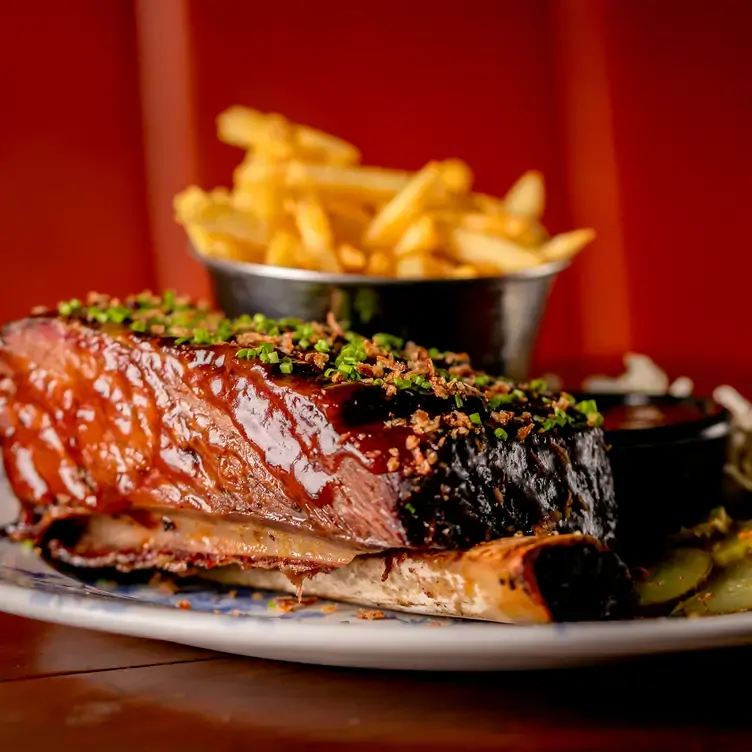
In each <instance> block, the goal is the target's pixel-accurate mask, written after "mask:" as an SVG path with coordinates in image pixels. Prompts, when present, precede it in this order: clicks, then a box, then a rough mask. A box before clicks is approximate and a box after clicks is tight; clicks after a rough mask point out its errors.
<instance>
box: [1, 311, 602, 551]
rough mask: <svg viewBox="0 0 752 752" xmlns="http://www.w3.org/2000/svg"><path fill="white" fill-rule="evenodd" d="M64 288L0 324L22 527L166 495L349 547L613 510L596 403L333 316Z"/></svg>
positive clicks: (565, 526)
mask: <svg viewBox="0 0 752 752" xmlns="http://www.w3.org/2000/svg"><path fill="white" fill-rule="evenodd" d="M161 302H162V303H163V302H164V301H161ZM66 305H68V304H66ZM79 305H80V304H79ZM74 308H75V310H70V308H65V309H63V313H64V314H65V315H63V316H57V315H51V314H49V313H46V314H42V315H40V316H38V317H36V318H31V319H26V320H24V321H20V322H16V323H14V324H11V325H9V326H7V327H6V328H5V330H4V331H3V334H2V340H1V341H0V395H2V396H0V436H2V437H3V438H2V447H3V457H4V464H5V468H6V472H7V475H8V478H9V480H10V482H11V485H12V487H13V489H14V491H15V492H16V494H17V495H18V497H19V498H20V499H21V501H22V503H23V505H24V516H23V518H22V520H21V523H20V524H19V525H18V526H17V528H16V531H17V533H18V534H19V535H21V536H23V535H28V536H31V537H35V538H39V537H40V536H42V535H43V534H44V533H45V530H46V529H47V527H48V526H49V525H50V524H51V523H52V522H54V520H56V519H59V518H64V517H70V516H78V515H90V514H95V513H96V514H113V513H123V512H127V513H129V514H134V515H138V514H139V513H140V511H141V512H143V519H145V520H148V519H151V520H152V521H153V524H157V523H156V522H154V521H158V520H161V519H162V517H163V516H164V515H166V514H168V513H169V511H170V510H171V509H173V510H174V509H178V508H179V509H191V510H196V511H199V512H201V513H205V514H208V515H219V516H222V517H224V518H230V519H233V518H235V519H253V520H256V521H260V522H263V523H264V524H268V525H270V526H273V527H278V528H279V529H281V530H293V531H303V532H305V533H311V534H313V535H317V536H321V537H326V538H330V539H333V540H339V541H344V542H346V543H348V544H350V545H352V546H355V547H357V548H358V549H359V550H362V551H378V550H384V549H388V548H406V547H411V548H425V547H433V548H456V547H464V546H467V545H472V544H473V543H476V542H479V541H482V540H489V539H492V538H496V537H502V536H505V535H511V534H514V533H517V532H521V533H530V532H551V531H554V530H557V531H561V532H567V531H571V530H579V531H582V532H586V533H591V534H593V535H596V536H599V537H602V538H605V539H608V537H609V534H610V532H611V530H612V528H613V513H614V512H613V488H612V482H611V476H610V471H609V468H608V461H607V458H606V456H605V450H604V446H603V439H602V433H601V431H600V430H599V429H598V428H595V427H593V423H594V422H595V421H597V417H599V416H597V413H596V412H595V410H594V406H593V405H590V404H587V405H578V406H576V405H575V404H574V401H573V400H571V398H569V397H568V395H564V394H558V395H557V394H548V393H547V392H545V391H544V390H543V389H541V388H539V389H531V388H526V389H520V388H518V387H517V386H516V385H512V384H510V383H509V382H507V381H504V380H501V379H492V378H491V377H488V376H486V375H485V374H479V373H477V372H474V371H473V370H472V368H471V367H470V366H469V364H468V363H467V362H466V361H465V360H464V359H463V358H462V357H461V356H456V355H454V354H451V353H441V354H439V356H440V357H438V358H432V357H430V356H429V351H427V350H425V349H423V348H417V347H415V346H411V345H408V346H407V347H406V348H405V350H404V351H402V350H400V351H399V352H395V349H394V348H392V349H386V348H384V347H381V346H379V345H377V344H375V343H371V342H369V341H368V340H363V338H357V335H355V336H352V335H350V334H349V333H346V332H343V331H342V330H340V329H339V327H338V325H337V324H336V322H330V325H329V326H324V325H321V324H316V325H314V327H313V329H311V328H310V327H311V325H303V326H302V327H301V324H297V323H294V322H293V323H289V324H287V325H283V326H277V322H271V323H270V322H269V321H268V320H265V319H263V317H261V319H254V320H250V323H249V321H248V320H244V321H242V322H238V321H235V322H227V320H226V319H224V318H223V317H221V316H220V315H215V314H204V313H203V311H199V312H200V313H201V315H202V318H201V320H200V323H201V324H202V326H201V327H198V326H196V321H193V326H192V327H191V326H186V325H185V322H186V320H190V318H191V316H192V315H193V312H195V311H198V310H199V309H195V308H192V307H190V306H186V305H184V306H183V307H182V308H178V307H176V306H175V305H174V302H173V303H172V304H171V305H170V306H165V307H164V308H165V309H169V310H167V315H164V314H165V310H163V311H162V313H163V318H162V319H160V318H159V316H158V315H157V314H158V313H159V308H158V306H157V303H156V301H155V300H154V299H147V303H146V304H144V303H143V301H142V300H141V301H139V300H138V299H133V300H130V301H126V302H125V303H124V304H123V303H120V302H119V301H112V299H109V298H103V297H102V296H97V298H96V299H95V300H94V302H89V305H88V306H86V307H84V306H81V305H80V307H75V306H74ZM113 311H115V312H117V315H116V316H113V315H112V312H113ZM176 311H177V313H176ZM178 313H179V314H180V315H181V317H182V318H181V320H180V322H179V323H178V324H175V323H174V322H175V320H176V318H175V317H176V316H177V314H178ZM113 319H114V320H113ZM223 321H224V322H226V323H224V324H223V323H222V322H223ZM305 327H308V328H305ZM301 332H302V335H301ZM220 335H222V336H220ZM296 337H297V341H295V338H296ZM304 340H305V341H304ZM202 342H203V344H202ZM392 344H394V343H392ZM400 346H401V343H400ZM345 348H348V349H345ZM346 352H353V353H354V355H353V356H352V357H342V353H346ZM437 363H440V364H441V367H439V366H438V365H437ZM594 416H597V417H596V418H595V421H594ZM150 516H151V517H150Z"/></svg>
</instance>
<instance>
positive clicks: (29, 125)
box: [0, 0, 752, 388]
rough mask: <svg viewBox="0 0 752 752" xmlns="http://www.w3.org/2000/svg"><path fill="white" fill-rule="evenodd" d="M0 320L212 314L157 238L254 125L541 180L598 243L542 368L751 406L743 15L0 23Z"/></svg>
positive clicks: (210, 0) (218, 180)
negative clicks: (641, 367)
mask: <svg viewBox="0 0 752 752" xmlns="http://www.w3.org/2000/svg"><path fill="white" fill-rule="evenodd" d="M3 11H4V12H3V23H2V24H1V25H0V71H2V73H1V74H0V76H1V77H2V83H3V100H4V102H3V103H4V106H3V117H2V118H0V174H1V175H2V180H1V181H0V219H1V220H2V227H3V241H4V242H3V244H2V250H1V251H0V253H2V261H3V264H2V268H1V271H0V319H7V318H11V317H14V316H19V315H22V314H23V313H24V312H25V311H26V310H27V309H29V308H30V307H31V306H33V305H35V304H37V303H40V302H52V301H55V300H57V299H59V298H61V297H68V296H71V295H75V294H81V293H82V292H85V291H86V290H89V289H102V290H107V291H113V292H115V293H117V294H123V293H125V292H127V291H130V290H134V289H137V288H142V287H145V286H155V287H162V286H174V287H178V288H180V289H182V290H185V291H187V292H191V293H194V294H204V293H206V291H207V287H206V280H205V279H204V277H203V275H202V272H201V269H200V268H199V267H198V266H197V265H196V264H195V263H193V262H191V261H190V260H189V259H188V258H187V257H186V254H185V251H184V240H183V235H182V231H181V230H180V228H177V227H176V226H175V225H174V223H173V221H172V207H171V199H172V195H173V194H174V193H176V192H177V191H179V190H181V189H182V188H183V187H184V186H185V185H186V184H187V183H188V182H191V181H194V180H195V181H197V182H200V183H202V184H204V185H205V186H207V187H209V186H212V185H215V184H226V183H227V182H228V180H229V176H230V171H231V169H232V167H233V166H234V165H235V164H236V162H237V161H238V159H239V157H240V152H236V151H234V150H232V149H230V148H229V147H225V146H222V145H221V144H218V143H217V142H216V139H215V135H214V117H215V116H216V114H217V113H218V112H219V111H220V110H222V109H223V108H225V107H226V106H228V105H230V104H234V103H245V104H249V105H251V106H254V107H258V108H260V109H268V110H277V111H281V112H283V113H284V114H286V115H288V116H289V117H291V118H293V119H297V120H300V121H302V122H306V123H309V124H311V125H315V126H318V127H321V128H324V129H329V130H331V131H332V132H334V133H337V134H340V135H342V136H344V137H346V138H349V139H351V140H353V141H354V142H355V143H357V144H358V145H359V146H361V147H362V149H363V152H364V154H365V157H366V159H367V160H368V161H370V162H373V163H376V164H379V163H381V164H386V165H394V166H398V167H408V168H414V167H418V166H419V165H420V164H421V163H423V162H424V161H426V160H427V159H429V158H436V157H444V156H458V157H462V158H464V159H466V160H467V161H468V162H470V164H471V165H472V166H473V167H474V169H475V172H476V175H477V185H478V187H479V188H480V189H482V190H486V191H490V192H494V191H496V192H503V191H504V190H505V189H506V188H507V187H508V186H509V184H510V183H511V182H512V181H513V180H514V179H515V178H516V177H517V176H518V175H519V174H520V173H522V172H523V171H524V170H526V169H529V168H538V169H540V170H542V171H543V172H544V173H545V176H546V179H547V183H548V189H549V207H550V208H549V211H548V212H547V224H548V225H549V226H550V228H551V229H552V230H554V231H556V230H561V229H567V228H569V227H572V226H585V225H587V226H593V227H595V228H596V229H597V230H598V233H599V238H598V241H597V242H596V244H595V245H594V246H593V247H591V248H590V249H588V251H587V252H585V253H583V254H582V256H581V257H580V258H579V259H578V260H577V263H576V264H575V265H574V266H573V267H572V268H571V269H570V270H569V271H568V272H567V273H566V274H565V275H564V276H563V277H562V278H561V279H560V281H559V282H558V283H557V286H556V289H555V291H554V295H553V298H552V300H551V304H550V308H549V315H548V317H547V320H546V323H545V328H544V331H543V333H542V336H541V340H540V343H539V347H538V353H537V361H538V364H539V367H540V368H541V369H543V368H557V367H562V368H571V367H572V365H571V364H572V362H579V363H581V364H583V365H582V367H583V368H585V365H584V364H587V368H592V367H595V366H596V365H600V364H603V366H604V367H606V365H607V364H608V365H609V367H613V365H614V361H615V360H617V361H618V358H619V357H620V356H621V354H622V353H623V352H625V351H626V350H628V349H630V350H633V351H639V352H646V353H647V354H649V355H651V356H652V357H654V358H656V359H657V360H658V361H659V362H660V363H661V364H665V365H666V366H667V368H668V369H669V370H670V371H671V372H672V373H674V374H678V372H679V371H681V372H687V373H689V375H692V376H696V377H698V382H699V384H700V385H701V386H703V385H704V386H705V387H706V388H709V387H710V386H713V385H714V383H715V382H717V381H718V380H719V379H721V380H725V379H726V378H730V379H736V381H737V382H738V381H739V380H744V381H745V383H749V384H750V385H752V378H750V377H749V376H747V373H748V372H752V348H749V347H748V343H749V339H750V338H749V335H748V330H749V324H748V323H747V321H748V318H749V315H748V310H749V308H748V302H747V290H748V288H749V285H750V277H751V276H752V261H750V250H749V249H748V247H747V245H748V241H747V232H748V228H747V222H746V212H745V210H746V204H747V201H748V199H749V196H750V194H751V193H752V191H750V189H751V188H752V177H750V176H752V147H750V139H749V135H748V134H749V133H752V97H751V96H750V94H752V91H750V89H751V88H752V84H750V81H752V48H751V47H750V46H749V45H748V44H746V42H745V39H744V34H745V30H748V29H749V28H750V24H751V23H752V4H750V3H748V2H747V1H746V0H715V1H714V2H712V3H709V2H707V0H662V2H660V3H656V2H653V0H609V2H602V0H578V1H577V2H570V1H569V0H527V1H526V2H517V1H516V0H497V1H496V2H485V1H484V0H468V1H467V2H465V3H463V4H462V6H461V7H460V5H459V4H457V3H454V2H450V0H445V1H444V0H439V1H437V0H434V1H433V2H429V1H428V0H410V2H404V0H403V2H398V0H382V2H379V3H376V2H373V1H372V0H363V1H362V2H359V3H352V2H346V0H328V1H326V2H319V3H310V2H306V1H305V0H276V1H275V2H274V3H252V2H246V1H245V0H159V2H154V1H153V0H107V1H106V2H103V1H102V0H75V2H69V3H65V4H61V3H59V2H53V0H35V1H34V2H29V1H28V0H5V2H4V3H3Z"/></svg>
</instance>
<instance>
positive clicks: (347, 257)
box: [339, 243, 368, 273]
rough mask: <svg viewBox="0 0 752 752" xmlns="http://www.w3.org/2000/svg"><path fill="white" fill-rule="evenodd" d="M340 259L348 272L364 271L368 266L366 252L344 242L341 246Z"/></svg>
mask: <svg viewBox="0 0 752 752" xmlns="http://www.w3.org/2000/svg"><path fill="white" fill-rule="evenodd" d="M339 260H340V262H341V263H342V266H343V267H344V269H345V271H346V272H355V273H362V272H363V271H364V270H365V268H366V263H367V261H368V260H367V259H366V254H365V253H363V251H361V250H360V249H359V248H356V247H355V246H352V245H350V244H349V243H342V245H340V247H339Z"/></svg>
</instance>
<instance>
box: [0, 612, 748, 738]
mask: <svg viewBox="0 0 752 752" xmlns="http://www.w3.org/2000/svg"><path fill="white" fill-rule="evenodd" d="M750 669H752V649H750V650H747V649H734V650H724V651H716V652H712V653H701V654H693V655H685V656H674V657H670V658H661V659H659V660H655V659H654V660H639V661H630V662H629V663H624V664H620V665H616V666H615V665H611V666H607V667H600V668H589V669H580V670H576V671H575V670H568V671H555V672H524V673H488V674H452V673H445V674H428V673H401V672H376V671H357V670H353V669H330V668H317V667H313V666H301V665H295V664H286V663H275V662H270V661H260V660H250V659H245V658H235V657H229V656H222V655H218V654H214V653H208V652H205V651H201V650H194V649H191V648H184V647H180V646H175V645H169V644H166V643H158V642H151V641H148V640H141V639H135V638H127V637H118V636H111V635H106V634H101V633H95V632H88V631H83V630H77V629H72V628H68V627H59V626H54V625H48V624H43V623H39V622H33V621H28V620H26V619H21V618H18V617H13V616H6V615H2V614H0V750H8V751H9V752H10V751H11V750H12V751H13V752H16V750H19V751H20V750H23V752H35V750H44V751H45V752H49V751H50V750H69V749H70V750H74V749H75V750H77V751H78V750H81V751H84V752H85V751H86V750H96V751H97V752H120V750H124V751H125V750H127V751H128V752H141V750H145V751H148V750H155V751H156V750H159V751H160V752H163V750H166V749H167V750H169V749H182V750H186V749H199V750H203V749H205V750H210V749H211V750H215V751H218V752H224V751H225V750H245V749H249V750H266V749H269V750H288V749H289V750H300V749H313V750H343V749H357V750H359V751H360V752H371V750H405V751H407V750H410V751H413V750H525V751H526V752H527V751H532V750H557V751H558V750H567V751H571V752H588V751H589V750H597V751H598V752H605V751H606V750H609V751H611V750H629V751H630V752H636V751H637V750H670V749H681V750H687V751H688V750H714V751H715V750H721V749H729V750H752V713H750V701H749V699H748V692H749V684H748V682H747V681H746V680H747V678H748V677H749V676H750V675H751V674H750Z"/></svg>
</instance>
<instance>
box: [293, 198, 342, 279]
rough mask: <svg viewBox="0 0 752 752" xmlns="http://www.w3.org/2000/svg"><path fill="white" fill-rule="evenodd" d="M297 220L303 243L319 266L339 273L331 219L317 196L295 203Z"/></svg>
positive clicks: (340, 267)
mask: <svg viewBox="0 0 752 752" xmlns="http://www.w3.org/2000/svg"><path fill="white" fill-rule="evenodd" d="M295 222H296V224H297V226H298V232H299V233H300V237H301V239H302V240H303V245H304V247H305V249H306V251H307V252H308V255H309V256H311V258H313V259H315V261H316V263H317V264H318V268H319V269H320V270H321V271H323V272H329V273H331V274H338V273H340V272H341V271H342V265H341V264H340V263H339V259H338V258H337V254H336V253H335V252H334V238H333V235H332V228H331V225H330V224H329V219H328V218H327V216H326V213H325V212H324V209H323V208H322V206H321V204H320V203H319V202H318V201H317V200H316V199H315V198H311V197H308V198H303V199H301V200H300V201H298V202H297V203H296V204H295Z"/></svg>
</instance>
